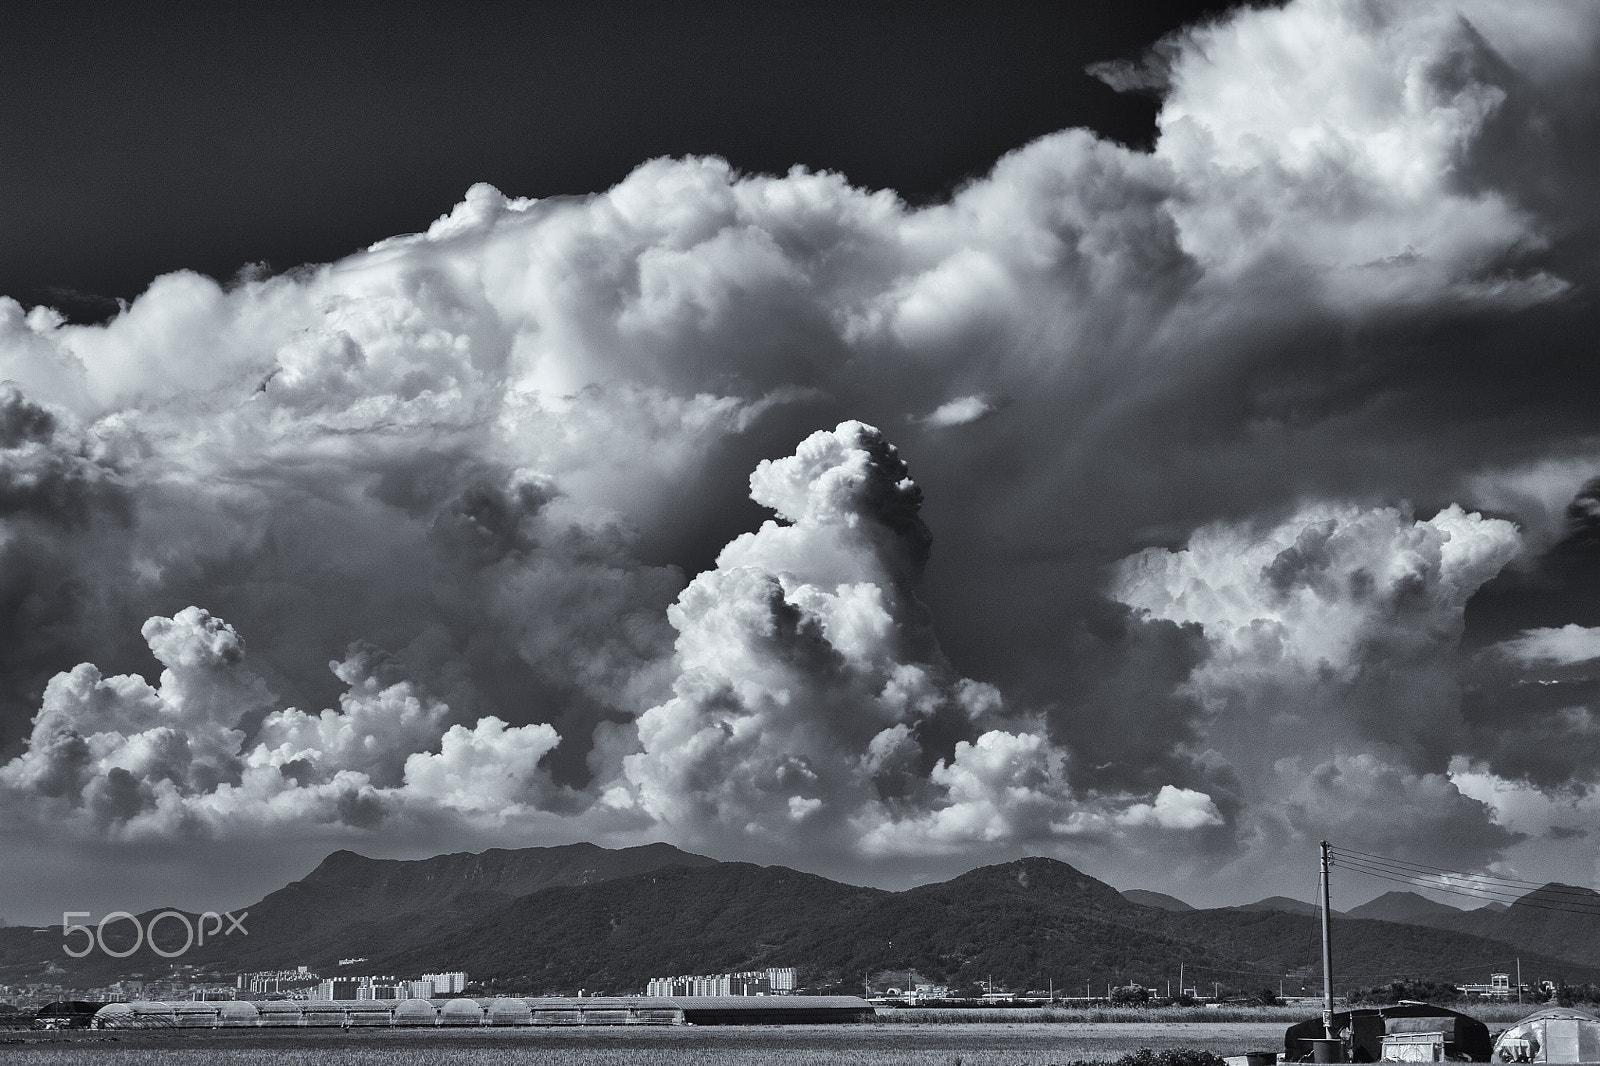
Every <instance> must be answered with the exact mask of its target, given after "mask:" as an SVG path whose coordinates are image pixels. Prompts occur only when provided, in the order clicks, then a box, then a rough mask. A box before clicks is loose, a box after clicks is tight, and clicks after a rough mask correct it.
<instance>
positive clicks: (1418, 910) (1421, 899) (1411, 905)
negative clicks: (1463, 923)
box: [1346, 892, 1462, 925]
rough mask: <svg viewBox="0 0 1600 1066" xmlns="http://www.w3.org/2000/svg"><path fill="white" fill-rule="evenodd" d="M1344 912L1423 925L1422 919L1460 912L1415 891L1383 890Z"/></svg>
mask: <svg viewBox="0 0 1600 1066" xmlns="http://www.w3.org/2000/svg"><path fill="white" fill-rule="evenodd" d="M1346 913H1347V914H1349V915H1350V917H1352V918H1375V919H1377V920H1379V921H1384V922H1409V923H1411V924H1413V925H1425V924H1427V923H1426V922H1425V921H1423V919H1426V918H1454V917H1456V916H1458V915H1460V914H1461V913H1462V912H1461V909H1460V908H1459V907H1452V906H1450V905H1449V904H1446V903H1436V902H1434V901H1433V900H1431V899H1429V898H1428V897H1426V896H1422V895H1418V894H1417V893H1415V892H1385V893H1384V894H1383V895H1381V896H1379V897H1378V898H1377V899H1374V900H1369V901H1367V902H1366V903H1363V904H1362V905H1361V906H1359V907H1352V908H1350V910H1349V911H1347V912H1346Z"/></svg>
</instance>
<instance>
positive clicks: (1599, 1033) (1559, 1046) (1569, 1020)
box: [1494, 1007, 1600, 1062]
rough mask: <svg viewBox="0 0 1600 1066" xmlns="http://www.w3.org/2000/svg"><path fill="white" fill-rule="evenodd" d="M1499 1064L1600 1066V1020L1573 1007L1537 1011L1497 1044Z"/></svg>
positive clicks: (1495, 1055)
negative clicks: (1599, 1065) (1585, 1065)
mask: <svg viewBox="0 0 1600 1066" xmlns="http://www.w3.org/2000/svg"><path fill="white" fill-rule="evenodd" d="M1494 1057H1495V1058H1496V1059H1498V1060H1499V1061H1500V1062H1600V1018H1596V1017H1595V1016H1594V1015H1593V1014H1590V1013H1589V1012H1588V1011H1582V1010H1578V1009H1576V1008H1574V1007H1549V1008H1547V1009H1545V1010H1540V1011H1534V1012H1533V1013H1532V1014H1530V1015H1528V1016H1527V1017H1526V1018H1524V1019H1522V1020H1521V1021H1520V1022H1518V1023H1517V1024H1516V1025H1513V1026H1512V1027H1511V1028H1509V1029H1507V1030H1506V1031H1505V1032H1503V1033H1501V1034H1500V1036H1499V1038H1498V1039H1496V1040H1495V1042H1494Z"/></svg>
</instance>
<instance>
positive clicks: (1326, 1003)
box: [1321, 840, 1334, 1040]
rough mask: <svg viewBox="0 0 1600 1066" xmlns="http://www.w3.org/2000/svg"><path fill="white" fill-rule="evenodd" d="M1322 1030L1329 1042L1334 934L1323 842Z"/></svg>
mask: <svg viewBox="0 0 1600 1066" xmlns="http://www.w3.org/2000/svg"><path fill="white" fill-rule="evenodd" d="M1321 880H1322V885H1321V887H1322V1028H1323V1031H1324V1032H1323V1035H1324V1036H1326V1037H1327V1038H1328V1039H1329V1040H1332V1039H1333V1037H1334V1032H1333V934H1332V932H1331V927H1330V926H1329V923H1328V913H1329V911H1328V842H1327V841H1326V840H1324V841H1323V842H1322V879H1321Z"/></svg>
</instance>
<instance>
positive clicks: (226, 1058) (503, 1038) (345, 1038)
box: [0, 1022, 1283, 1066]
mask: <svg viewBox="0 0 1600 1066" xmlns="http://www.w3.org/2000/svg"><path fill="white" fill-rule="evenodd" d="M1282 1040H1283V1025H1282V1024H1281V1023H1277V1022H1272V1023H1261V1022H1221V1023H1217V1022H1211V1023H1190V1022H1166V1023H1163V1022H1100V1023H1071V1022H1065V1023H1063V1022H1054V1023H1040V1022H1010V1023H1008V1022H983V1023H974V1024H958V1023H929V1024H918V1023H902V1024H897V1025H870V1024H869V1025H837V1026H822V1025H818V1026H736V1027H735V1026H728V1027H722V1026H718V1027H704V1028H696V1027H661V1028H656V1027H649V1028H645V1027H639V1028H625V1027H618V1028H614V1029H613V1028H606V1029H597V1028H587V1029H579V1028H572V1029H566V1028H559V1029H557V1028H551V1029H487V1030H484V1029H479V1030H459V1029H458V1030H450V1029H423V1030H416V1029H412V1030H390V1029H385V1030H373V1031H366V1032H363V1031H353V1032H345V1031H338V1030H328V1031H315V1030H313V1031H306V1030H261V1029H255V1030H164V1031H160V1032H146V1033H136V1032H120V1033H106V1032H82V1033H59V1034H52V1033H18V1034H11V1035H0V1063H18V1064H26V1066H68V1064H76V1063H93V1064H96V1066H146V1064H149V1066H154V1064H156V1063H160V1064H162V1066H207V1064H211V1063H217V1064H220V1066H302V1064H304V1066H312V1064H317V1066H324V1064H338V1066H369V1064H370V1066H379V1064H394V1066H469V1064H470V1066H480V1064H488V1066H558V1064H559V1066H669V1064H672V1066H676V1064H680V1063H682V1062H684V1061H692V1062H694V1063H695V1064H696V1066H835V1064H837V1066H845V1064H849V1066H1046V1064H1050V1063H1066V1062H1070V1061H1072V1060H1074V1059H1115V1058H1118V1057H1120V1056H1121V1055H1123V1054H1126V1053H1127V1052H1130V1051H1136V1050H1138V1049H1139V1048H1142V1047H1149V1048H1155V1049H1157V1050H1160V1049H1162V1048H1173V1047H1190V1048H1200V1049H1204V1050H1207V1051H1212V1052H1214V1053H1216V1054H1219V1055H1228V1054H1236V1053H1239V1052H1242V1051H1246V1050H1265V1049H1268V1048H1275V1047H1278V1046H1280V1045H1281V1044H1282Z"/></svg>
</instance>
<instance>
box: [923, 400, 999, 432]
mask: <svg viewBox="0 0 1600 1066" xmlns="http://www.w3.org/2000/svg"><path fill="white" fill-rule="evenodd" d="M993 413H994V405H993V404H991V403H990V402H989V401H988V400H986V399H984V398H983V397H982V396H961V397H957V398H956V399H954V400H947V401H945V402H944V403H942V404H940V405H939V406H938V407H935V408H934V409H933V410H932V411H929V412H928V414H927V416H926V417H925V418H923V420H922V421H923V423H924V424H925V425H929V426H933V427H935V428H938V429H946V428H949V427H950V426H964V425H966V424H968V423H969V422H976V421H977V420H978V419H980V418H983V417H985V416H987V415H990V414H993Z"/></svg>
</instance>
